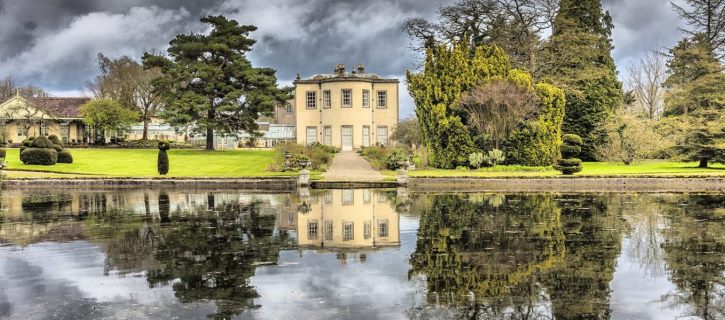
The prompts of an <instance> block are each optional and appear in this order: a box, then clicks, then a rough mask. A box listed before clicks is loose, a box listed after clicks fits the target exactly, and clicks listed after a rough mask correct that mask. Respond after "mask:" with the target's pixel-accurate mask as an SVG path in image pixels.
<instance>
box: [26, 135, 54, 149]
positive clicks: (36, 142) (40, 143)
mask: <svg viewBox="0 0 725 320" xmlns="http://www.w3.org/2000/svg"><path fill="white" fill-rule="evenodd" d="M31 147H33V148H47V149H52V148H53V143H52V142H50V140H48V138H47V137H44V136H40V137H37V138H35V139H33V143H32V144H31Z"/></svg>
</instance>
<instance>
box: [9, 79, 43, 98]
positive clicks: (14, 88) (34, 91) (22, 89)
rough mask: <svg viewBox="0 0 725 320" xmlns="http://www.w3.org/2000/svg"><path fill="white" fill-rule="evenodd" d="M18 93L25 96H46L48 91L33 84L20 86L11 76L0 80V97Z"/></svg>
mask: <svg viewBox="0 0 725 320" xmlns="http://www.w3.org/2000/svg"><path fill="white" fill-rule="evenodd" d="M17 93H20V95H21V96H23V97H26V98H37V97H47V96H48V93H47V92H45V90H43V89H42V88H39V87H35V86H21V85H19V84H18V83H17V82H16V81H15V79H13V78H12V77H5V78H4V79H2V80H0V98H9V97H12V96H14V95H15V94H17Z"/></svg>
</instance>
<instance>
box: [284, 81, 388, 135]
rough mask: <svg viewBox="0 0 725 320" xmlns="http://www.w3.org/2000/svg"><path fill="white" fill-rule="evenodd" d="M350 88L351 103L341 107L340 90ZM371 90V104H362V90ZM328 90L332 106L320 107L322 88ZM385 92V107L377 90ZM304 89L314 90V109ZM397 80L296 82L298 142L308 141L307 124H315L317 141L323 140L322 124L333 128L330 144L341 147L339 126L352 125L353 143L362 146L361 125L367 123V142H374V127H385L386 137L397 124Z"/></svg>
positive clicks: (375, 131)
mask: <svg viewBox="0 0 725 320" xmlns="http://www.w3.org/2000/svg"><path fill="white" fill-rule="evenodd" d="M343 89H351V90H352V107H350V108H343V107H342V90H343ZM366 89H367V90H369V92H370V106H369V107H366V108H363V99H362V98H363V90H366ZM326 90H329V91H330V94H331V107H330V108H329V109H326V108H324V107H323V98H324V97H323V92H324V91H326ZM378 91H386V92H387V107H386V108H380V107H379V106H378V103H377V92H378ZM307 92H316V95H317V97H316V101H317V105H316V108H315V109H309V108H307ZM398 108H399V106H398V83H397V82H380V83H375V82H374V81H370V80H365V79H360V80H340V81H323V82H320V83H298V84H296V85H295V111H296V112H295V113H296V116H297V121H296V122H297V143H299V144H307V143H310V141H307V128H308V127H315V128H317V142H320V143H324V142H325V138H324V128H325V127H326V126H327V127H330V129H331V130H332V139H331V140H332V141H331V144H330V145H332V146H333V147H336V148H342V127H343V126H352V133H353V135H352V136H353V139H352V140H353V141H352V147H353V148H354V149H358V148H361V147H363V146H364V145H363V127H364V126H368V127H369V128H370V129H369V134H370V140H369V142H370V145H373V144H375V143H376V142H377V137H376V135H377V132H378V130H377V128H378V127H386V128H387V131H388V137H390V135H391V134H392V131H393V129H394V128H395V126H396V125H397V124H398V112H399V111H398Z"/></svg>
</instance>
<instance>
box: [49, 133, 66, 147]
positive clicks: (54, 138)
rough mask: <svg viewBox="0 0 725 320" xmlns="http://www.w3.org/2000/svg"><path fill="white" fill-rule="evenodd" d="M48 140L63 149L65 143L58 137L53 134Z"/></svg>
mask: <svg viewBox="0 0 725 320" xmlns="http://www.w3.org/2000/svg"><path fill="white" fill-rule="evenodd" d="M48 140H50V142H51V143H53V144H57V145H59V146H60V147H61V148H62V147H63V142H62V141H60V139H58V136H56V135H54V134H51V135H49V136H48Z"/></svg>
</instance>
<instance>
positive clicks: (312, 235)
mask: <svg viewBox="0 0 725 320" xmlns="http://www.w3.org/2000/svg"><path fill="white" fill-rule="evenodd" d="M318 229H319V224H318V223H317V220H308V221H307V240H317V238H318V236H319V230H318Z"/></svg>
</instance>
